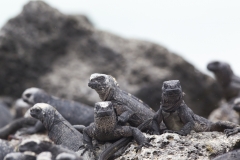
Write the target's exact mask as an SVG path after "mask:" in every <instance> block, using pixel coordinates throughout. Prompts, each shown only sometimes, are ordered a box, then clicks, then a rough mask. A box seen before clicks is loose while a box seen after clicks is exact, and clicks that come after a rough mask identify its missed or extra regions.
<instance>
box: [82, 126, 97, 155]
mask: <svg viewBox="0 0 240 160" xmlns="http://www.w3.org/2000/svg"><path fill="white" fill-rule="evenodd" d="M93 137H94V126H93V125H91V126H88V127H86V128H84V129H83V144H84V148H85V150H84V151H83V152H82V155H83V154H84V153H85V152H86V151H87V150H90V151H91V152H93V153H94V154H95V150H94V147H93V143H92V138H93Z"/></svg>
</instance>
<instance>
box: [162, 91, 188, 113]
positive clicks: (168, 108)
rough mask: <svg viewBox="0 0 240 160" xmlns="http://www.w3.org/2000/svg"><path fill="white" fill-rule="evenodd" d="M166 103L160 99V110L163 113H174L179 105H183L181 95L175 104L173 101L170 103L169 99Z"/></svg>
mask: <svg viewBox="0 0 240 160" xmlns="http://www.w3.org/2000/svg"><path fill="white" fill-rule="evenodd" d="M168 102H169V103H166V98H165V100H164V98H163V97H162V110H164V111H165V112H174V111H176V110H177V109H178V108H179V107H180V106H181V105H183V104H184V103H185V102H184V100H183V98H182V95H181V97H180V99H179V100H178V101H177V102H175V101H172V102H171V99H168Z"/></svg>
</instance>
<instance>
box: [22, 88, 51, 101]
mask: <svg viewBox="0 0 240 160" xmlns="http://www.w3.org/2000/svg"><path fill="white" fill-rule="evenodd" d="M46 95H47V93H46V92H44V90H42V89H40V88H35V87H32V88H28V89H26V90H25V91H24V92H23V94H22V99H23V101H24V102H26V103H28V104H31V105H34V104H36V103H38V102H37V101H36V100H37V99H38V100H39V99H43V98H45V96H46Z"/></svg>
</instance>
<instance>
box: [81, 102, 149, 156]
mask: <svg viewBox="0 0 240 160" xmlns="http://www.w3.org/2000/svg"><path fill="white" fill-rule="evenodd" d="M122 137H133V138H134V139H135V140H136V141H137V143H138V145H139V146H138V148H141V147H142V146H149V145H150V144H149V143H148V141H147V139H146V138H145V136H144V135H143V134H142V132H141V131H140V130H139V129H137V128H135V127H131V126H120V125H118V124H117V115H116V113H115V110H114V106H113V105H112V103H111V102H110V101H105V102H98V103H96V104H95V107H94V123H92V124H91V125H90V126H88V127H86V128H85V129H84V130H83V143H84V144H85V148H86V149H89V150H91V151H94V150H93V149H94V147H93V144H92V138H94V139H96V140H97V141H100V142H107V141H110V142H112V141H116V140H118V139H120V138H122Z"/></svg>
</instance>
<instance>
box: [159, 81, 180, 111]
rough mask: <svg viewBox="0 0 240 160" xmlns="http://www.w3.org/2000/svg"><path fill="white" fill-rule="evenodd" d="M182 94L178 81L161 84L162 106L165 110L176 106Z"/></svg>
mask: <svg viewBox="0 0 240 160" xmlns="http://www.w3.org/2000/svg"><path fill="white" fill-rule="evenodd" d="M182 97H183V92H182V87H181V85H180V81H179V80H170V81H165V82H163V86H162V106H163V107H165V108H166V109H170V108H171V107H174V106H176V105H177V104H179V103H181V102H182Z"/></svg>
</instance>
